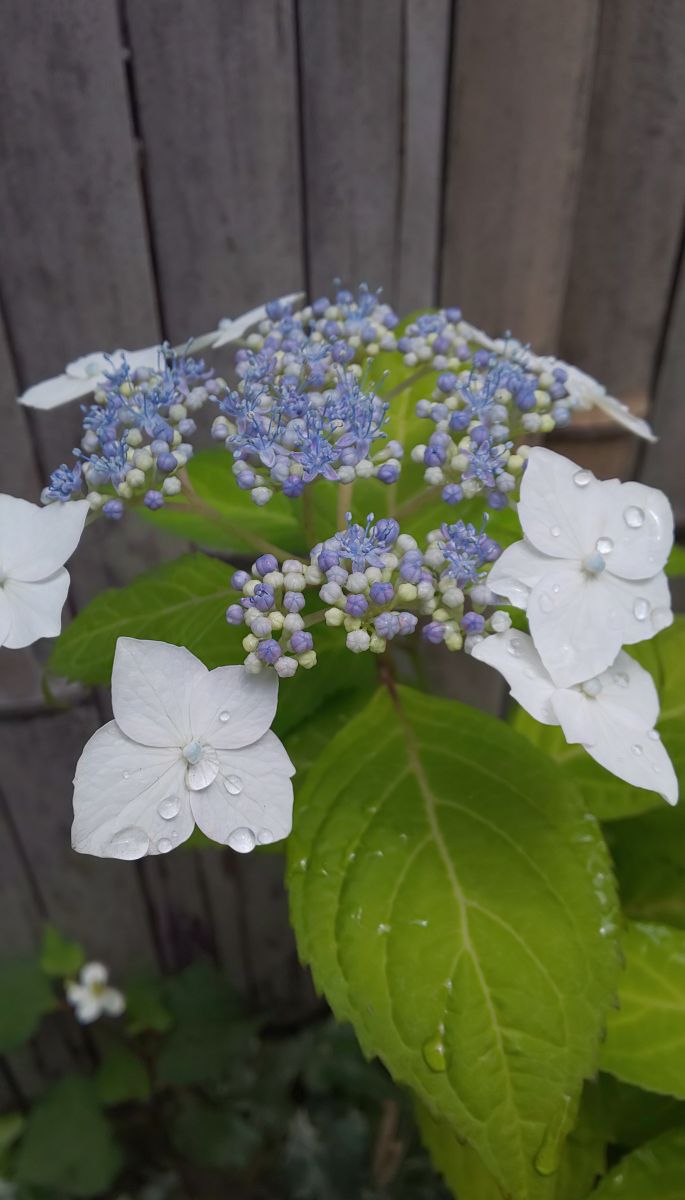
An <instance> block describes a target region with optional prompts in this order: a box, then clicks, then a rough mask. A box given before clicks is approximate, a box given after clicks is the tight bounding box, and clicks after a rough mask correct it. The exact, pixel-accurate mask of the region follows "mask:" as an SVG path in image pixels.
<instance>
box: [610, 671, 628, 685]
mask: <svg viewBox="0 0 685 1200" xmlns="http://www.w3.org/2000/svg"><path fill="white" fill-rule="evenodd" d="M611 678H612V679H613V681H614V683H615V684H616V686H617V687H622V688H625V687H628V684H629V683H630V677H629V676H628V675H626V673H625V671H617V672H616V674H615V675H612V677H611Z"/></svg>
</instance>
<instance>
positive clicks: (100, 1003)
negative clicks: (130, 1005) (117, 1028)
mask: <svg viewBox="0 0 685 1200" xmlns="http://www.w3.org/2000/svg"><path fill="white" fill-rule="evenodd" d="M108 980H109V971H108V970H107V967H105V966H104V965H103V963H99V962H90V963H86V964H85V966H83V967H82V968H81V973H80V975H79V982H78V983H76V982H75V981H74V980H69V982H68V983H66V984H65V991H66V993H67V1000H68V1001H69V1003H70V1004H71V1006H72V1008H73V1009H74V1013H75V1016H76V1020H77V1021H80V1023H81V1024H82V1025H90V1024H91V1022H92V1021H97V1019H98V1017H102V1016H107V1017H120V1016H121V1014H122V1013H123V1011H124V1009H125V1008H126V999H125V997H124V995H123V994H122V993H121V992H119V991H117V989H116V988H113V987H110V985H109V983H108Z"/></svg>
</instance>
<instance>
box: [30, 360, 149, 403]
mask: <svg viewBox="0 0 685 1200" xmlns="http://www.w3.org/2000/svg"><path fill="white" fill-rule="evenodd" d="M161 354H163V351H162V347H161V346H147V347H146V348H145V349H144V350H114V351H113V353H112V354H106V353H105V352H104V351H95V352H94V353H93V354H86V355H85V356H84V357H83V358H77V359H76V360H75V361H74V362H71V363H68V364H67V366H66V367H65V369H64V374H63V375H54V376H53V377H52V379H44V380H43V381H42V383H36V384H34V385H33V387H30V388H28V389H27V391H25V392H24V393H23V395H21V396H19V397H18V399H19V403H20V404H24V405H25V406H26V407H27V408H41V409H43V410H47V409H51V408H59V407H60V405H62V404H69V403H70V402H71V401H72V400H82V399H83V398H84V397H85V396H90V395H91V394H92V393H93V392H94V391H95V388H96V387H97V385H98V383H99V382H100V381H101V380H102V379H103V378H104V375H105V372H108V371H112V370H113V369H116V367H118V366H119V365H120V362H119V360H120V359H121V358H122V356H123V357H125V359H126V362H127V363H128V365H129V367H131V369H132V370H135V369H136V368H137V367H151V368H152V369H154V368H156V367H158V366H159V364H160V355H161ZM162 361H163V360H162Z"/></svg>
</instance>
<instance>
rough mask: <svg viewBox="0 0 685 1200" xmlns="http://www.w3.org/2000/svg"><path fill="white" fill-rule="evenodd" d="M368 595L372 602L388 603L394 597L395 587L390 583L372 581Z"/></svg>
mask: <svg viewBox="0 0 685 1200" xmlns="http://www.w3.org/2000/svg"><path fill="white" fill-rule="evenodd" d="M369 596H370V597H371V599H372V600H373V602H374V604H390V603H391V601H392V600H393V599H394V597H395V589H394V587H393V586H392V584H391V583H372V584H371V587H370V589H369Z"/></svg>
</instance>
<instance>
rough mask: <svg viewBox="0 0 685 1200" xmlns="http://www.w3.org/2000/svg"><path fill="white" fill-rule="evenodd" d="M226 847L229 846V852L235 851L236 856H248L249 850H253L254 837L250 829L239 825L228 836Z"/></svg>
mask: <svg viewBox="0 0 685 1200" xmlns="http://www.w3.org/2000/svg"><path fill="white" fill-rule="evenodd" d="M226 845H227V846H230V847H231V850H237V852H238V854H249V853H250V850H254V848H255V835H254V834H253V832H252V830H251V829H247V828H246V826H245V825H241V826H240V827H239V828H238V829H234V830H233V832H232V833H230V834H229V835H228V839H227V842H226Z"/></svg>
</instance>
